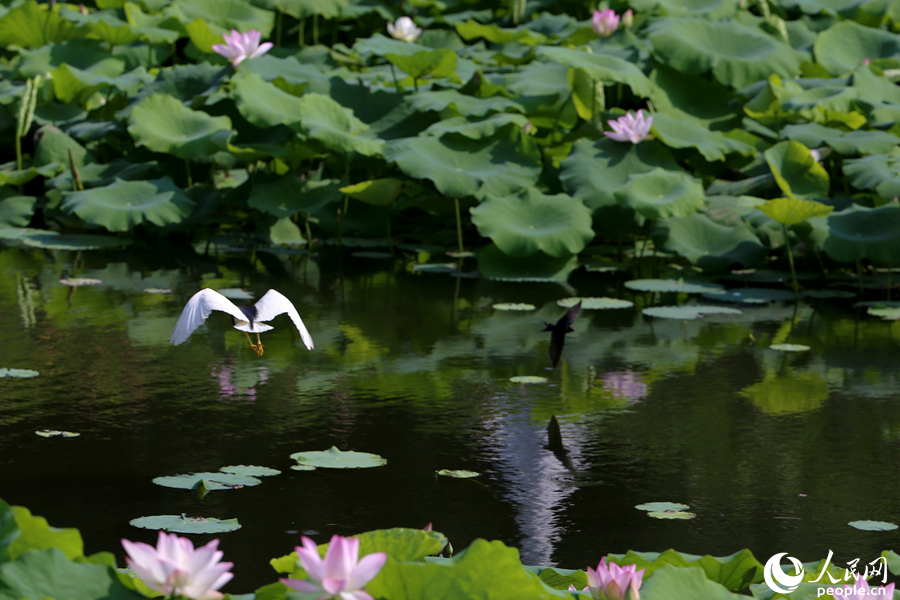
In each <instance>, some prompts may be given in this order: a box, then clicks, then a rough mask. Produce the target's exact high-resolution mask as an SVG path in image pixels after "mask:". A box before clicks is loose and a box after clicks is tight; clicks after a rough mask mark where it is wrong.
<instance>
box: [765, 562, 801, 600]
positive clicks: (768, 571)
mask: <svg viewBox="0 0 900 600" xmlns="http://www.w3.org/2000/svg"><path fill="white" fill-rule="evenodd" d="M786 555H787V552H782V553H780V554H776V555H775V556H773V557H772V558H770V559H769V560H767V561H766V567H765V569H763V579H765V580H766V585H767V586H769V588H770V589H771V590H772V591H773V592H776V593H778V594H789V593H791V592H793V591H794V590H796V589H797V586H799V585H800V582H801V581H803V565H802V564H801V563H800V561H799V560H797V559H796V558H794V557H793V556H788V557H787V558H788V560H789V561H791V562H792V563H794V568H795V569H796V570H797V575H787V574H786V573H785V572H784V571H782V570H781V557H782V556H786ZM781 586H785V587H784V588H782V587H781Z"/></svg>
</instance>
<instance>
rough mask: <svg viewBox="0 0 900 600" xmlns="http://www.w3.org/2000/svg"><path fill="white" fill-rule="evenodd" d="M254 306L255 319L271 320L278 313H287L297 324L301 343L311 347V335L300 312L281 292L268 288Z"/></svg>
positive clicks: (310, 348) (308, 347)
mask: <svg viewBox="0 0 900 600" xmlns="http://www.w3.org/2000/svg"><path fill="white" fill-rule="evenodd" d="M255 307H256V320H257V321H263V322H266V321H271V320H272V319H274V318H275V317H277V316H278V315H280V314H284V313H287V314H288V316H289V317H290V318H291V321H293V322H294V325H296V326H297V331H299V332H300V337H301V338H302V339H303V343H304V344H305V345H306V349H307V350H312V349H313V339H312V336H311V335H309V331H307V330H306V325H304V324H303V319H301V318H300V313H298V312H297V309H296V308H294V305H293V303H291V301H290V300H288V299H287V298H286V297H285V296H284V295H283V294H281V293H280V292H276V291H275V290H269V291H268V292H266V294H265V295H264V296H263V297H262V298H260V299H259V302H257V303H256V304H255Z"/></svg>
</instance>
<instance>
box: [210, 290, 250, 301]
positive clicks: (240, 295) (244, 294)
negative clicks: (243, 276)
mask: <svg viewBox="0 0 900 600" xmlns="http://www.w3.org/2000/svg"><path fill="white" fill-rule="evenodd" d="M216 291H217V292H219V293H220V294H222V295H223V296H225V297H226V298H229V299H231V300H253V298H254V296H253V293H252V292H248V291H247V290H242V289H240V288H223V289H221V290H216Z"/></svg>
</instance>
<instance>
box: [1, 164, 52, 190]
mask: <svg viewBox="0 0 900 600" xmlns="http://www.w3.org/2000/svg"><path fill="white" fill-rule="evenodd" d="M57 167H58V168H57ZM43 168H44V169H53V170H55V171H56V172H57V173H58V172H59V171H61V170H62V166H61V165H59V163H57V164H55V165H53V164H51V165H44V167H43ZM41 174H42V173H41V171H40V170H38V169H36V168H34V167H28V168H27V169H22V170H0V185H3V184H5V185H25V184H26V183H28V182H29V181H31V180H32V179H35V178H36V177H40V176H41ZM51 176H52V175H51Z"/></svg>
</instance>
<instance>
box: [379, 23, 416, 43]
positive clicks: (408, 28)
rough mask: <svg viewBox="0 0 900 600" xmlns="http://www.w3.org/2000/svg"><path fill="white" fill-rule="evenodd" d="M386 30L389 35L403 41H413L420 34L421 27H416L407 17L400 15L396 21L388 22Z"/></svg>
mask: <svg viewBox="0 0 900 600" xmlns="http://www.w3.org/2000/svg"><path fill="white" fill-rule="evenodd" d="M387 30H388V33H390V34H391V37H393V38H394V39H395V40H401V41H403V42H414V41H416V40H417V39H419V36H420V35H422V28H421V27H416V24H415V23H413V20H412V19H410V18H409V17H400V18H399V19H397V21H396V22H394V23H388V24H387Z"/></svg>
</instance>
